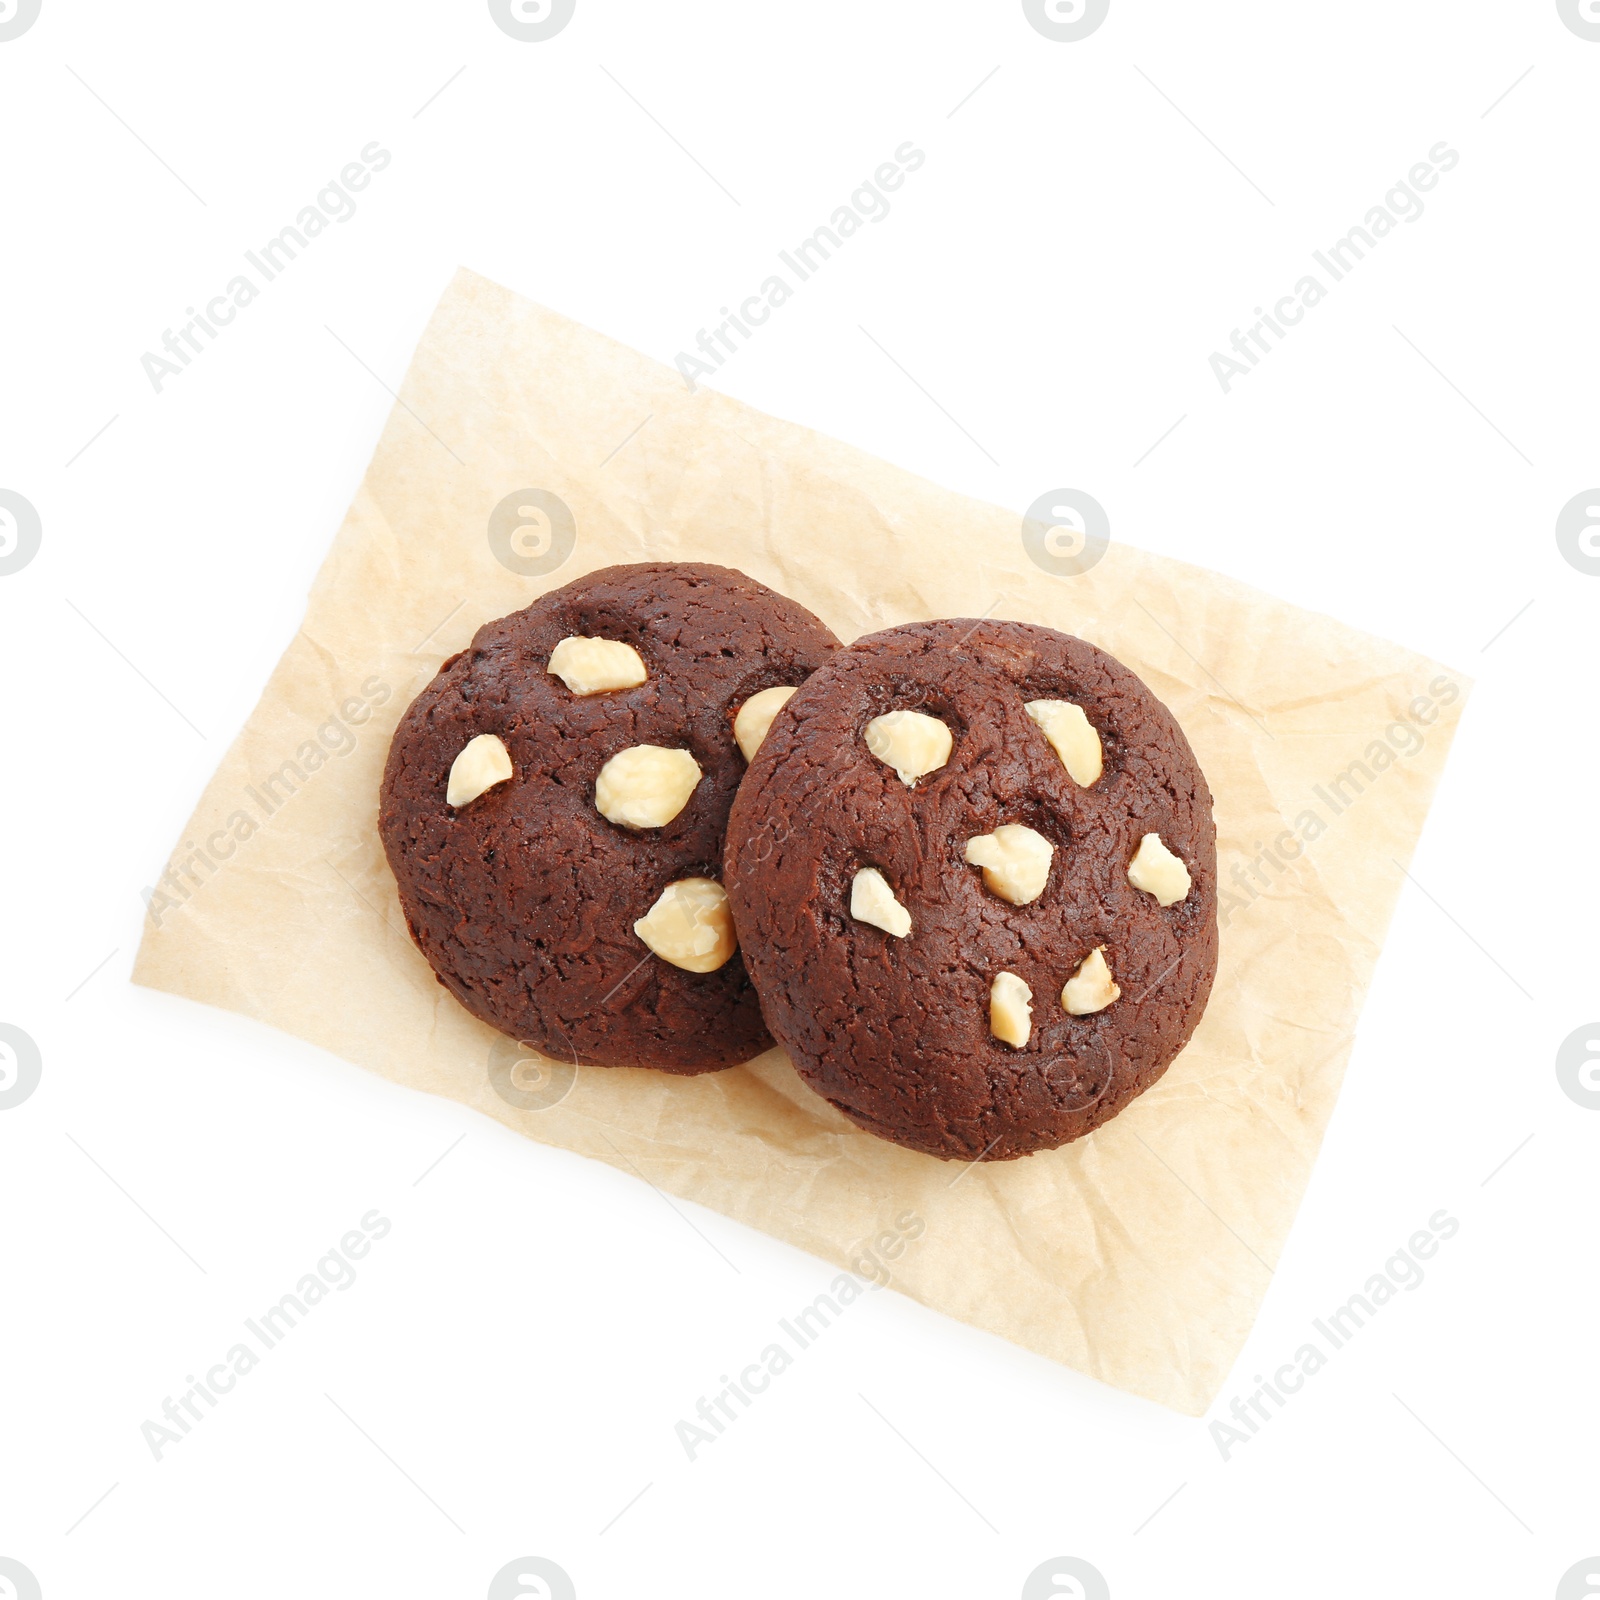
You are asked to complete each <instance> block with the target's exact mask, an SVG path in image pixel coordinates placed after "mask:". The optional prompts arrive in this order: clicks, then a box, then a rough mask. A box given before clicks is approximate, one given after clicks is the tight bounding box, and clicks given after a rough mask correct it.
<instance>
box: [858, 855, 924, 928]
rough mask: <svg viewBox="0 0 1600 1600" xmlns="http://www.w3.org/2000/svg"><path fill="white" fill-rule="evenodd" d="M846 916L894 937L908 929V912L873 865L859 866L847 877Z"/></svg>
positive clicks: (909, 918) (909, 915) (909, 917)
mask: <svg viewBox="0 0 1600 1600" xmlns="http://www.w3.org/2000/svg"><path fill="white" fill-rule="evenodd" d="M850 915H851V916H852V917H854V918H855V919H856V921H857V922H870V923H871V924H872V926H873V927H875V928H882V929H883V931H884V932H885V933H892V934H893V935H894V936H895V938H897V939H903V938H905V936H906V935H907V934H908V933H910V932H911V913H910V912H909V911H907V910H906V908H905V907H904V906H903V905H901V904H900V902H899V901H898V900H896V899H895V897H894V890H893V889H891V888H890V887H889V880H888V879H887V878H885V877H884V875H883V874H882V873H881V872H879V871H878V869H877V868H876V867H863V868H862V869H861V870H860V871H859V872H858V873H857V874H856V875H855V877H854V878H852V879H851V880H850Z"/></svg>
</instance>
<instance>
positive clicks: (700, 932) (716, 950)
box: [633, 878, 739, 972]
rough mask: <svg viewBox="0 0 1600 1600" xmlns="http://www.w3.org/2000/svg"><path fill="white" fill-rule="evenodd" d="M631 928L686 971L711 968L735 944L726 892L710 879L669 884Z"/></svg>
mask: <svg viewBox="0 0 1600 1600" xmlns="http://www.w3.org/2000/svg"><path fill="white" fill-rule="evenodd" d="M633 931H634V932H635V933H636V934H638V935H639V937H640V938H641V939H643V940H644V942H645V943H646V944H647V945H649V946H650V948H651V949H652V950H653V951H654V952H655V953H656V954H657V955H658V956H660V957H661V959H662V960H663V961H670V962H671V963H672V964H673V966H675V967H682V968H683V970H684V971H685V972H715V971H716V970H717V968H718V967H720V966H721V965H722V964H723V963H724V962H725V961H727V959H728V958H729V957H730V956H731V955H732V954H733V952H734V951H735V950H737V949H738V948H739V939H738V935H737V934H735V932H734V930H733V912H732V911H731V910H730V909H729V906H728V894H727V891H726V890H725V889H724V888H723V887H722V885H721V884H720V883H717V882H716V881H715V880H714V879H711V878H680V879H679V880H678V881H677V882H676V883H669V884H668V885H667V886H666V888H665V889H663V890H662V891H661V894H660V896H659V898H658V899H657V900H656V903H655V904H654V905H653V906H651V907H650V910H649V912H648V914H647V915H645V916H642V917H640V918H639V920H638V921H637V922H636V923H634V925H633Z"/></svg>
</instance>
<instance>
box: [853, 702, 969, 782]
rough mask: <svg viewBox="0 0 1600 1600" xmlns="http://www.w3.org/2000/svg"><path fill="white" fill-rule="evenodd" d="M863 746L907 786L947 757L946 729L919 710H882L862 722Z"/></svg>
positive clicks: (938, 766)
mask: <svg viewBox="0 0 1600 1600" xmlns="http://www.w3.org/2000/svg"><path fill="white" fill-rule="evenodd" d="M866 738H867V749H869V750H870V751H871V752H872V753H873V755H875V756H876V757H877V758H878V759H879V760H880V761H882V762H884V763H885V764H886V765H887V766H891V767H893V768H894V770H895V773H896V775H897V776H898V777H899V779H900V781H901V783H903V784H905V786H906V787H907V788H908V789H909V788H910V787H911V786H912V785H913V784H914V783H915V782H916V781H917V779H918V778H924V777H926V776H927V775H928V774H929V773H930V772H934V771H937V770H938V768H940V767H942V766H943V765H944V764H945V762H947V761H948V760H949V759H950V748H951V744H952V740H951V738H950V730H949V728H947V727H946V726H945V725H944V723H942V722H941V721H940V720H939V719H938V718H937V717H930V716H928V715H927V714H926V713H924V712H921V711H886V712H885V713H884V714H883V715H882V716H881V717H874V718H873V719H872V721H871V722H869V723H868V724H867V726H866Z"/></svg>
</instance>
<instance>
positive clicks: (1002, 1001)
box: [989, 972, 1033, 1050]
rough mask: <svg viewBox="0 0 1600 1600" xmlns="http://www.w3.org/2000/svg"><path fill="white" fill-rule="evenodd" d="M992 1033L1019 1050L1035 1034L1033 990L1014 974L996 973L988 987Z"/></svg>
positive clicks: (1003, 1042) (1002, 1041) (990, 1030)
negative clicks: (1031, 1034)
mask: <svg viewBox="0 0 1600 1600" xmlns="http://www.w3.org/2000/svg"><path fill="white" fill-rule="evenodd" d="M989 1032H990V1033H992V1034H993V1035H994V1036H995V1038H997V1039H998V1040H1000V1042H1001V1043H1002V1044H1009V1045H1014V1046H1015V1047H1016V1048H1017V1049H1018V1050H1020V1049H1021V1048H1022V1047H1023V1045H1025V1044H1026V1043H1027V1042H1028V1035H1029V1034H1030V1033H1032V1032H1033V990H1032V989H1030V988H1029V987H1028V986H1027V984H1025V983H1024V982H1023V981H1022V979H1021V978H1019V977H1018V976H1017V975H1016V973H1014V972H997V973H996V974H995V975H994V982H993V983H991V984H990V985H989Z"/></svg>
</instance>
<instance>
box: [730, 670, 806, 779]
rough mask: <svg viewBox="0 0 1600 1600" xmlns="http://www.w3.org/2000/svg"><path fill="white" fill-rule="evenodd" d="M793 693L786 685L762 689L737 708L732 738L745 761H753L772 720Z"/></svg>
mask: <svg viewBox="0 0 1600 1600" xmlns="http://www.w3.org/2000/svg"><path fill="white" fill-rule="evenodd" d="M794 692H795V691H794V690H793V689H792V688H790V687H789V686H788V685H787V684H784V685H781V686H780V687H778V688H776V689H763V690H762V691H761V692H760V693H759V694H753V695H751V696H750V698H749V699H748V700H746V701H745V703H744V704H743V705H742V706H740V707H739V715H738V716H736V717H735V718H734V719H733V736H734V738H735V739H736V740H737V741H738V743H739V748H740V749H741V750H742V751H743V752H744V758H745V760H746V761H754V760H755V758H756V751H757V750H759V749H760V748H761V741H762V740H763V739H765V738H766V736H767V730H768V729H769V728H770V727H771V726H772V719H773V718H774V717H775V716H777V714H778V713H779V712H780V711H781V710H782V709H783V708H784V706H785V705H786V704H787V703H788V701H789V697H790V695H792V694H793V693H794Z"/></svg>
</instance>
